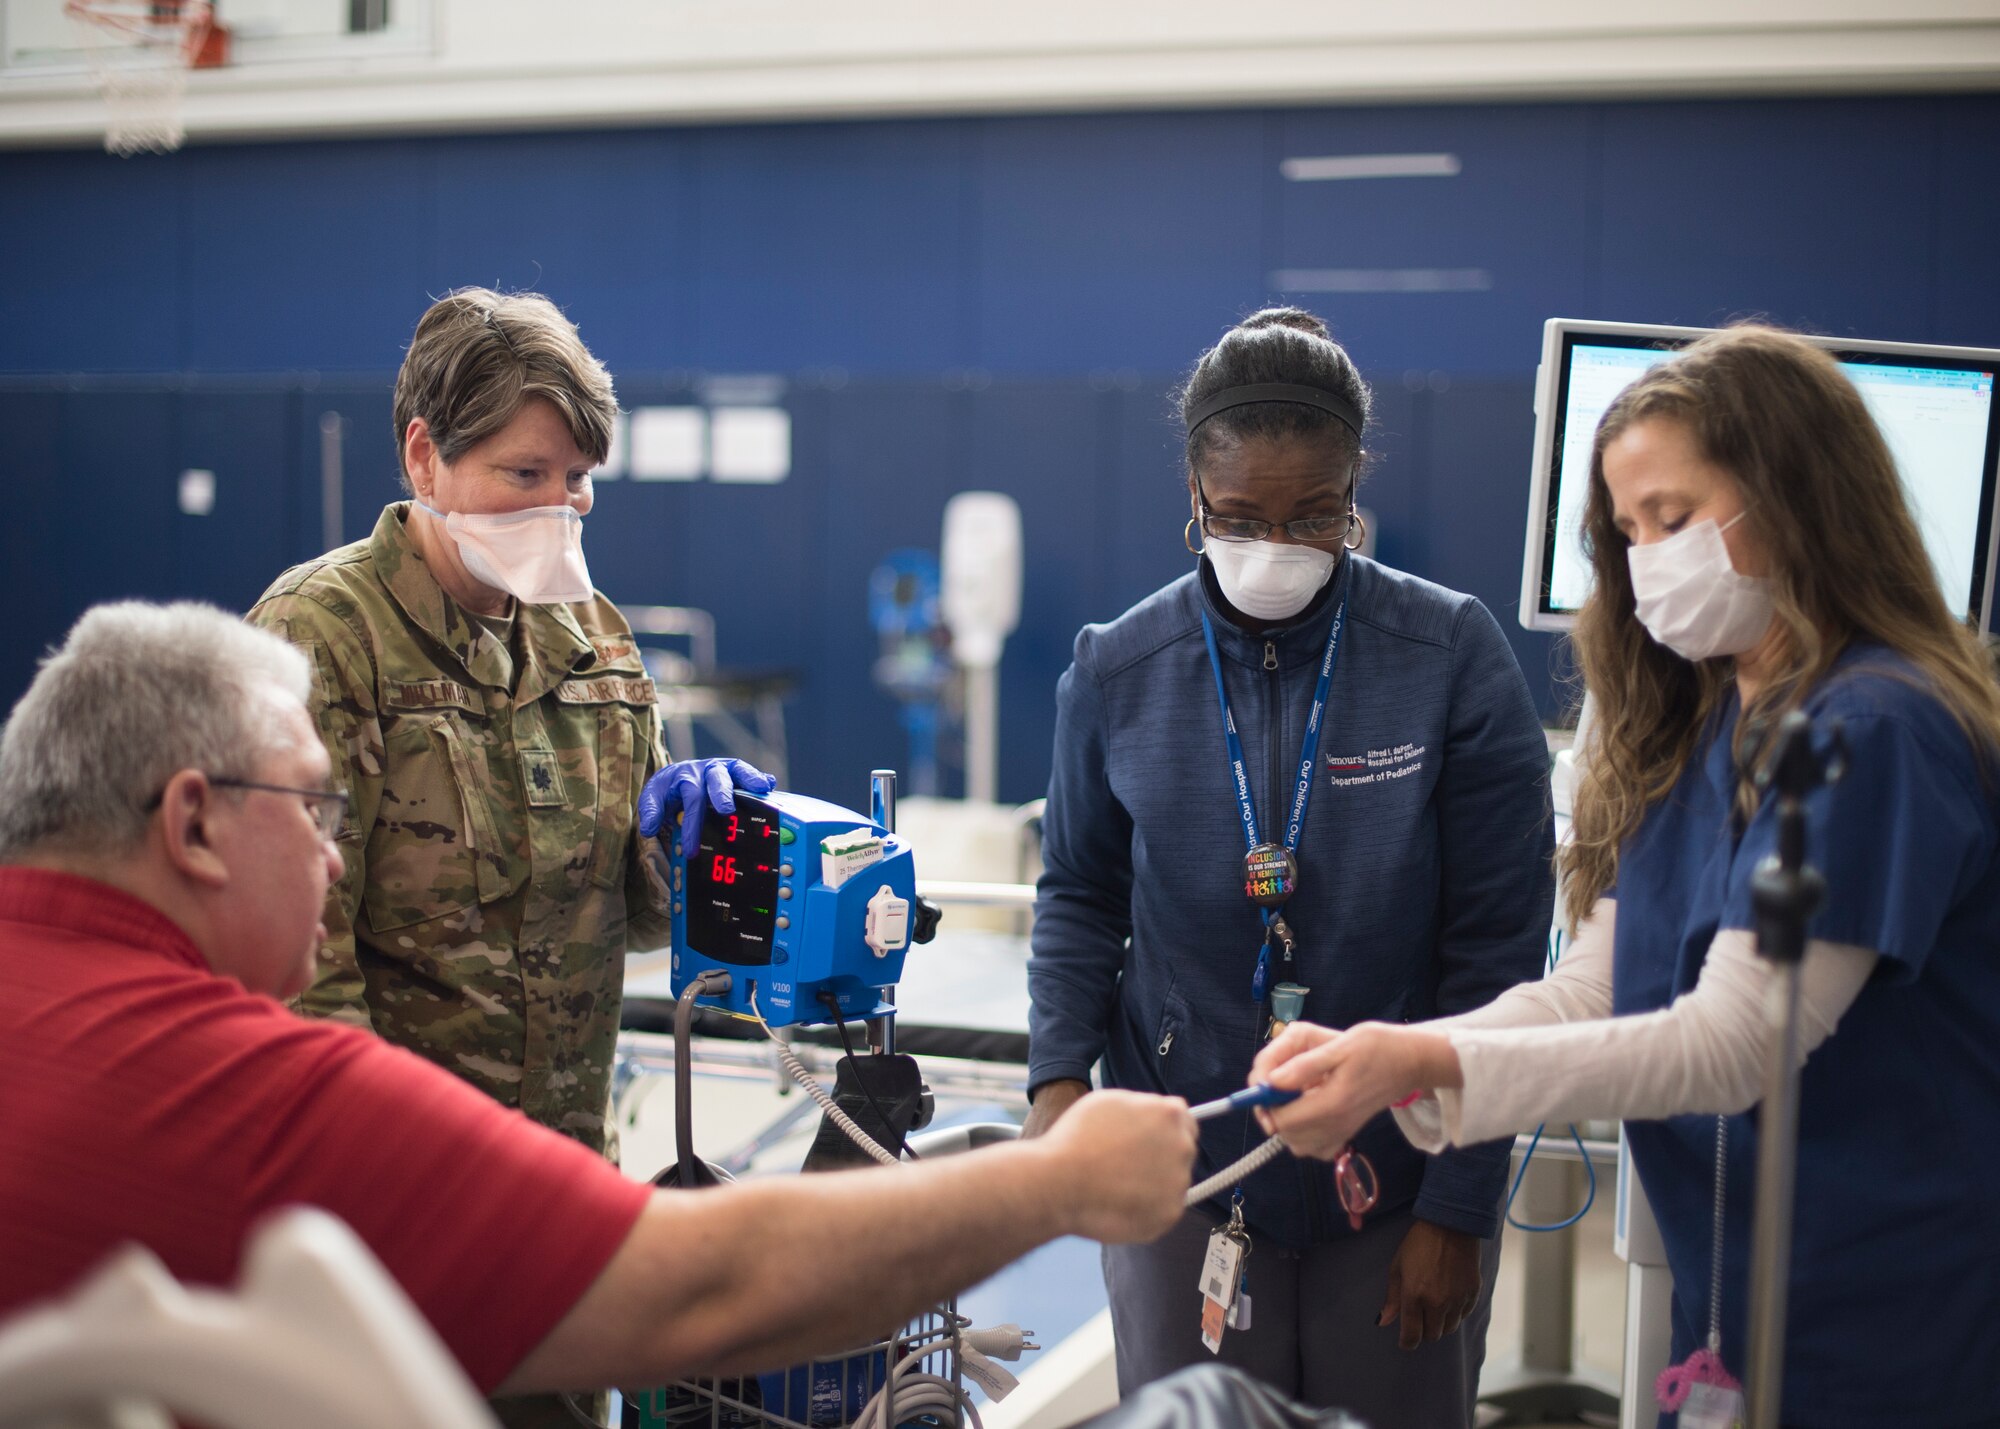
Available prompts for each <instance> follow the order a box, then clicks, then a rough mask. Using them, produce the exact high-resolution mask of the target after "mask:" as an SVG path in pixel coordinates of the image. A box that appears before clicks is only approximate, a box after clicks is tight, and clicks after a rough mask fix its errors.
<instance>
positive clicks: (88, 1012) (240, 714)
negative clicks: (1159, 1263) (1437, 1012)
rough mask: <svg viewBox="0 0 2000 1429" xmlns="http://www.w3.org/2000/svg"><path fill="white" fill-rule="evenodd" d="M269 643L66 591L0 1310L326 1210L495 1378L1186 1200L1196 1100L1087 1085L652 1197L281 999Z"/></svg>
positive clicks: (676, 1341)
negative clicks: (917, 1146) (883, 1163)
mask: <svg viewBox="0 0 2000 1429" xmlns="http://www.w3.org/2000/svg"><path fill="white" fill-rule="evenodd" d="M309 679H310V673H309V670H308V667H307V665H306V663H305V661H304V659H303V658H302V657H301V656H300V655H299V654H298V652H297V651H295V650H293V649H292V648H291V647H290V646H289V645H287V644H285V643H284V642H283V641H281V640H278V639H276V638H275V637H273V636H271V635H268V634H265V633H264V632H262V631H258V630H254V629H251V628H249V627H247V626H244V625H242V624H240V623H238V622H237V621H235V620H233V619H231V618H230V617H228V616H226V615H224V614H223V613H221V612H219V611H215V610H212V609H208V608H205V607H201V606H193V605H175V606H166V607H155V606H147V605H141V604H136V603H129V604H123V605H115V606H105V607H101V608H99V609H97V610H94V611H92V612H90V613H89V614H87V615H86V616H85V617H84V618H83V620H82V621H81V622H79V623H78V625H77V627H76V629H75V630H74V631H72V632H71V634H70V637H69V639H68V641H67V642H66V643H65V645H64V647H63V648H62V649H61V650H60V651H58V652H57V653H56V654H54V655H53V656H51V657H50V658H49V659H48V660H47V661H46V662H45V663H44V665H43V667H42V670H41V672H40V674H39V675H38V676H37V677H36V679H35V682H34V684H33V685H32V686H31V687H30V689H29V691H28V693H27V694H26V695H24V696H23V697H22V699H21V702H20V703H19V705H17V706H16V707H15V710H14V713H13V715H12V717H11V718H10V720H9V721H8V724H7V726H6V729H5V732H4V734H0V1317H4V1316H5V1315H7V1314H8V1313H10V1312H11V1311H14V1310H16V1309H19V1308H21V1307H22V1306H24V1305H25V1304H27V1303H28V1302H31V1301H34V1300H39V1299H42V1298H45V1297H48V1296H52V1295H57V1294H60V1293H62V1292H63V1291H64V1290H65V1289H66V1288H67V1287H68V1286H70V1285H71V1284H73V1283H74V1282H75V1281H76V1280H77V1279H78V1278H79V1277H80V1276H81V1275H82V1274H83V1273H84V1272H85V1271H87V1270H88V1269H89V1268H90V1267H91V1265H92V1264H93V1263H94V1262H96V1261H97V1260H98V1259H100V1258H101V1257H102V1256H103V1255H104V1254H105V1253H106V1252H107V1251H108V1250H110V1249H111V1248H112V1247H114V1246H116V1245H119V1244H121V1243H124V1242H129V1241H137V1242H140V1243H142V1244H144V1245H146V1246H147V1247H149V1248H150V1249H152V1250H153V1251H154V1252H155V1253H156V1254H158V1255H159V1256H160V1257H161V1259H162V1260H164V1261H165V1262H166V1264H167V1267H168V1268H169V1269H170V1270H171V1271H172V1272H173V1273H174V1274H175V1275H176V1276H177V1277H179V1278H180V1279H182V1280H187V1281H196V1282H204V1283H212V1284H227V1283H230V1282H232V1281H233V1280H234V1279H235V1276H236V1270H237V1260H238V1255H239V1253H240V1250H241V1248H242V1247H243V1245H244V1243H245V1238H246V1233H247V1232H248V1230H249V1229H250V1227H251V1225H252V1224H253V1223H254V1222H255V1221H256V1220H257V1219H258V1218H259V1217H261V1216H263V1215H264V1214H266V1213H268V1212H269V1211H271V1210H273V1209H275V1208H277V1207H280V1206H285V1205H290V1204H301V1203H303V1204H309V1205H315V1206H321V1207H324V1208H325V1209H327V1210H329V1211H331V1212H332V1213H333V1214H335V1215H337V1216H339V1217H340V1218H341V1219H343V1220H344V1221H346V1222H347V1223H348V1224H349V1225H350V1226H352V1227H353V1228H354V1229H355V1231H356V1232H357V1233H358V1234H359V1235H360V1236H361V1238H362V1239H363V1240H364V1241H365V1242H367V1244H368V1245H369V1247H370V1248H371V1249H372V1250H373V1251H374V1253H375V1255H376V1256H377V1257H378V1258H379V1259H380V1260H381V1262H382V1263H383V1265H384V1266H385V1267H387V1269H388V1271H389V1273H390V1274H391V1275H392V1276H394V1277H395V1279H396V1280H397V1281H398V1282H399V1283H400V1284H401V1285H402V1287H403V1289H404V1290H405V1291H406V1292H407V1293H408V1294H409V1296H410V1298H411V1299H412V1300H413V1301H414V1302H415V1303H416V1306H417V1308H418V1309H419V1311H421V1312H422V1313H423V1314H424V1315H425V1317H426V1318H427V1319H429V1321H430V1322H431V1324H432V1325H433V1326H435V1327H436V1329H437V1331H438V1333H439V1334H440V1335H441V1336H442V1338H443V1339H444V1342H445V1344H446V1345H447V1346H448V1347H449V1348H450V1350H451V1351H452V1353H453V1354H454V1355H456V1356H457V1358H458V1359H459V1361H460V1363H461V1364H462V1365H464V1367H465V1369H466V1370H467V1372H468V1373H469V1375H470V1376H471V1378H472V1379H473V1380H474V1382H475V1383H477V1384H478V1385H479V1387H480V1388H481V1389H482V1390H486V1391H489V1392H490V1391H492V1390H494V1389H496V1388H499V1389H501V1390H503V1391H527V1390H540V1389H590V1388H597V1387H600V1386H605V1385H612V1384H618V1383H626V1384H631V1383H659V1382H661V1381H664V1380H667V1379H671V1378H676V1377H680V1376H685V1375H689V1374H695V1373H736V1372H747V1371H749V1370H753V1369H765V1368H771V1367H773V1366H778V1365H783V1364H789V1363H795V1362H797V1361H799V1360H802V1359H805V1358H807V1357H809V1356H811V1355H813V1354H819V1353H830V1352H836V1351H838V1350H840V1349H842V1348H843V1347H845V1346H846V1345H850V1344H852V1343H853V1342H854V1341H855V1339H856V1338H857V1337H858V1336H859V1335H863V1334H868V1333H873V1332H875V1331H878V1330H880V1329H881V1328H882V1327H883V1326H885V1325H888V1324H891V1323H895V1322H900V1321H902V1320H904V1319H907V1318H908V1317H910V1316H911V1315H914V1314H916V1313H917V1312H918V1311H920V1310H921V1309H923V1308H924V1307H925V1306H927V1305H930V1304H934V1303H935V1302H936V1301H938V1300H940V1299H942V1298H943V1297H945V1296H946V1295H949V1294H952V1293H954V1292H955V1291H957V1290H959V1289H962V1288H963V1287H965V1286H966V1285H969V1284H971V1283H972V1282H974V1281H976V1280H978V1279H981V1278H982V1277H984V1276H986V1275H988V1274H990V1273H991V1272H993V1271H994V1270H996V1269H998V1268H999V1267H1000V1266H1002V1265H1004V1264H1006V1263H1007V1262H1009V1261H1010V1260H1013V1259H1014V1258H1016V1257H1017V1256H1019V1255H1021V1254H1023V1253H1025V1252H1026V1251H1028V1250H1030V1249H1032V1248H1033V1247H1035V1246H1036V1245H1038V1244H1040V1243H1042V1242H1043V1241H1046V1240H1049V1239H1052V1238H1054V1237H1056V1236H1059V1235H1065V1234H1080V1235H1087V1236H1092V1237H1095V1238H1097V1239H1100V1240H1105V1241H1121V1240H1142V1239H1149V1238H1152V1237H1155V1236H1157V1235H1159V1234H1161V1233H1162V1232H1163V1231H1165V1230H1166V1229H1167V1228H1168V1227H1170V1226H1171V1225H1173V1224H1174V1223H1175V1221H1176V1220H1177V1219H1178V1218H1179V1214H1180V1202H1181V1196H1182V1193H1183V1191H1184V1190H1185V1188H1186V1186H1187V1181H1188V1172H1189V1168H1190V1165H1191V1164H1192V1159H1193V1152H1194V1128H1193V1123H1192V1121H1190V1120H1189V1118H1188V1116H1187V1112H1186V1108H1185V1106H1184V1105H1182V1104H1181V1103H1179V1102H1176V1101H1169V1100H1165V1099H1161V1098H1153V1097H1139V1096H1131V1095H1127V1094H1123V1093H1112V1092H1106V1093H1100V1094H1098V1095H1096V1096H1092V1097H1089V1098H1086V1099H1085V1101H1084V1102H1082V1103H1080V1104H1079V1106H1078V1107H1077V1109H1076V1110H1075V1111H1073V1112H1071V1113H1070V1114H1069V1115H1068V1116H1067V1117H1065V1118H1064V1119H1063V1122H1062V1124H1061V1125H1060V1126H1059V1127H1058V1128H1057V1130H1056V1131H1055V1132H1054V1133H1052V1134H1051V1135H1050V1136H1048V1137H1046V1138H1043V1139H1042V1140H1039V1141H1033V1142H1023V1143H1019V1144H1017V1145H1011V1146H1004V1147H997V1148H994V1149H992V1150H989V1151H983V1152H979V1153H976V1154H973V1155H970V1156H962V1157H956V1158H951V1159H947V1160H943V1161H938V1162H933V1163H925V1164H924V1165H921V1166H909V1167H901V1168H892V1169H882V1170H872V1171H855V1172H849V1173H845V1174H842V1175H838V1176H821V1177H809V1178H787V1179H782V1180H767V1181H757V1182H750V1183H745V1184H743V1185H740V1186H733V1187H726V1188H721V1189H717V1190H711V1191H703V1192H697V1193H691V1192H675V1191H658V1192H656V1191H651V1190H649V1188H647V1187H645V1186H642V1185H638V1184H636V1183H633V1182H630V1181H627V1180H626V1179H625V1178H624V1177H623V1176H621V1175H620V1174H619V1173H618V1172H617V1171H616V1170H614V1169H613V1168H612V1167H610V1166H609V1165H607V1164H606V1163H605V1162H603V1161H601V1160H600V1159H598V1158H597V1157H596V1156H594V1155H593V1154H591V1153H590V1152H589V1151H587V1150H585V1149H584V1148H583V1147H581V1146H579V1145H578V1144H577V1143H575V1142H573V1141H570V1140H568V1139H566V1138H564V1137H562V1136H558V1135H556V1134H555V1133H553V1132H550V1131H546V1130H544V1129H543V1128H541V1127H538V1126H536V1125H534V1124H533V1123H531V1122H529V1121H528V1120H527V1119H526V1118H524V1117H522V1116H520V1115H519V1114H517V1113H515V1112H512V1111H508V1110H505V1109H503V1108H501V1107H499V1106H497V1105H496V1104H495V1103H493V1102H491V1101H489V1100H488V1099H487V1098H485V1097H484V1096H481V1095H480V1094H479V1093H478V1092H476V1091H474V1090H472V1089H471V1088H470V1087H468V1086H467V1085H466V1084H465V1083H464V1082H461V1081H460V1080H458V1079H457V1078H455V1077H453V1076H451V1075H450V1074H449V1073H447V1072H444V1071H442V1070H440V1069H439V1068H437V1067H434V1066H432V1065H431V1064H430V1063H428V1062H425V1061H423V1060H422V1059H420V1058H417V1057H415V1056H412V1055H410V1054H409V1053H407V1052H403V1051H401V1050H399V1049H397V1048H394V1047H391V1046H389V1045H388V1044H386V1043H384V1042H381V1041H379V1040H377V1039H376V1038H374V1037H372V1036H370V1035H369V1034H368V1033H366V1032H363V1031H360V1030H358V1029H354V1028H350V1027H345V1026H341V1025H339V1024H336V1023H331V1022H318V1021H305V1020H303V1019H300V1018H297V1017H294V1016H293V1015H291V1014H290V1013H289V1012H287V1011H286V1010H285V1009H284V1008H283V1007H282V1006H281V1005H280V1004H279V1003H278V1002H277V1001H275V1000H274V999H276V998H282V997H286V996H289V995H291V994H293V993H295V992H296V991H298V990H299V989H300V988H302V987H303V986H305V983H306V981H307V979H308V978H309V977H310V976H311V971H312V964H313V956H314V952H315V949H316V948H317V947H318V944H319V941H320V939H321V937H322V936H323V933H324V930H323V929H322V928H320V926H319V913H320V909H321V908H322V907H323V906H324V904H325V896H326V890H327V886H328V884H329V883H330V882H331V881H332V880H333V879H335V878H337V877H338V876H339V873H340V855H339V853H338V852H337V851H336V850H335V848H334V846H333V844H332V843H331V842H330V841H329V838H328V834H329V832H330V831H331V830H333V829H335V828H337V827H338V823H339V813H340V803H341V799H342V796H341V794H340V793H339V792H338V791H335V790H330V789H328V788H327V777H328V772H329V764H328V760H327V756H326V753H325V750H324V748H323V747H322V745H321V743H320V741H319V739H318V738H317V737H316V736H315V733H314V730H313V727H312V724H311V721H310V719H309V718H308V717H307V715H306V712H305V705H304V699H305V696H306V694H307V692H308V681H309Z"/></svg>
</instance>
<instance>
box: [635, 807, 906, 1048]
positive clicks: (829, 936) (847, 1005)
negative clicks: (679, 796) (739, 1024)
mask: <svg viewBox="0 0 2000 1429" xmlns="http://www.w3.org/2000/svg"><path fill="white" fill-rule="evenodd" d="M661 842H662V843H663V844H666V845H668V846H669V860H670V865H671V867H670V873H671V877H672V883H673V893H674V902H673V916H674V948H673V952H674V960H673V985H674V991H675V993H676V994H678V993H679V992H680V991H681V989H682V988H683V987H684V986H686V984H687V983H688V982H689V981H691V980H692V979H693V978H695V977H696V976H697V975H699V974H700V973H703V972H706V971H709V970H710V969H717V970H720V971H723V972H726V973H729V974H730V975H731V986H730V989H729V991H728V992H726V993H723V994H721V995H719V996H712V997H704V998H702V999H701V1003H702V1005H703V1006H705V1007H717V1008H721V1009H723V1010H725V1011H729V1012H735V1013H741V1014H747V1013H748V1012H749V1010H750V998H751V995H752V993H753V992H754V993H755V995H756V998H757V1011H758V1012H759V1013H761V1014H762V1015H763V1018H764V1020H765V1022H766V1023H768V1024H769V1025H770V1026H772V1027H785V1026H789V1025H791V1024H794V1023H806V1022H831V1021H832V1020H833V1015H832V1013H831V1012H830V1011H829V1010H828V1008H827V1006H826V1002H825V999H824V996H823V994H824V993H825V992H827V991H831V992H832V993H833V995H834V996H835V997H836V998H838V999H839V1002H840V1011H841V1015H842V1016H843V1017H844V1018H847V1019H850V1020H851V1019H856V1018H866V1017H880V1016H887V1015H889V1014H890V1013H892V1012H893V1011H894V1008H892V1007H891V1006H890V1005H889V1004H888V1003H886V1002H884V1001H883V1000H882V996H881V990H882V989H884V988H888V987H893V986H894V985H895V984H896V983H897V982H898V981H899V980H900V979H901V977H902V973H903V957H904V954H905V953H907V952H908V951H909V946H910V944H911V942H913V941H915V942H928V941H929V938H930V924H931V923H933V922H934V921H935V910H934V909H929V908H927V907H925V906H924V905H923V904H921V903H920V902H919V900H918V899H917V894H916V870H915V866H914V861H913V860H912V858H911V855H910V849H909V845H907V844H905V843H903V842H901V841H900V840H898V839H897V838H896V836H895V835H894V834H892V833H889V832H888V831H887V830H885V829H883V828H882V827H881V826H880V825H878V824H875V823H872V822H870V821H869V819H868V818H867V817H865V816H864V815H861V814H857V813H855V812H854V811H853V810H851V809H843V808H841V807H839V806H838V805H836V804H828V803H825V802H823V801H821V800H819V799H812V798H808V797H806V796H805V795H803V794H789V793H773V794H767V795H765V796H764V797H762V798H756V797H753V796H751V795H749V794H745V793H744V792H742V791H741V790H740V789H739V790H738V791H737V792H736V812H735V813H733V814H722V813H717V812H716V811H714V810H712V809H711V810H710V811H709V812H708V816H707V818H706V819H705V820H704V821H703V823H702V829H701V845H700V847H699V849H697V850H696V853H695V856H694V858H693V859H691V860H690V859H683V858H682V857H681V851H680V840H679V839H677V838H673V839H668V838H663V839H662V840H661Z"/></svg>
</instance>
